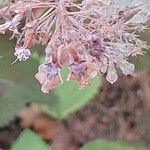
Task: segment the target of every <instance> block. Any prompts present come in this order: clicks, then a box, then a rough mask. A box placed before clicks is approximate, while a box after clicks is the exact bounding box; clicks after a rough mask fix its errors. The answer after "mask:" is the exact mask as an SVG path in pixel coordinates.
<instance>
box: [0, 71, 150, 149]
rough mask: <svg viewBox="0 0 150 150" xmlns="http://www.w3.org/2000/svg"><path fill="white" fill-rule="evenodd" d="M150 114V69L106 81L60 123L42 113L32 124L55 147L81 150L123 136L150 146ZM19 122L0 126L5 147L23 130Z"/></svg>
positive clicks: (1, 138) (122, 137)
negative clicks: (98, 140)
mask: <svg viewBox="0 0 150 150" xmlns="http://www.w3.org/2000/svg"><path fill="white" fill-rule="evenodd" d="M149 116H150V72H141V73H137V74H136V75H135V77H134V78H133V77H132V78H131V77H124V76H121V77H120V78H119V80H118V81H117V82H116V83H115V84H113V85H111V84H109V83H108V82H106V81H105V80H103V88H102V89H101V91H100V92H99V93H98V94H97V95H96V96H95V98H93V100H91V101H90V102H89V103H88V104H87V105H86V106H85V107H84V108H82V109H81V110H80V111H78V112H77V113H76V114H74V115H71V116H70V118H68V119H67V120H64V121H61V122H57V121H55V120H53V119H50V118H49V117H47V116H45V115H44V116H43V115H39V117H36V119H35V121H33V123H32V125H31V127H32V128H33V129H34V130H35V131H36V132H38V133H39V134H40V135H41V136H42V137H43V138H45V139H46V140H48V141H51V142H52V143H53V144H52V149H53V150H78V149H79V147H81V146H82V145H83V144H85V143H86V142H88V141H90V140H92V139H96V138H103V139H107V140H116V139H124V140H128V141H132V142H138V143H143V144H145V145H147V146H150V117H149ZM37 118H38V119H37ZM40 120H41V121H40ZM19 124H20V123H18V122H16V121H14V122H12V123H11V124H10V125H8V127H5V128H2V129H0V147H1V148H3V150H9V146H10V145H11V143H12V142H13V141H14V139H15V138H16V137H17V136H18V134H19V133H20V132H21V127H20V126H19ZM60 133H61V134H60Z"/></svg>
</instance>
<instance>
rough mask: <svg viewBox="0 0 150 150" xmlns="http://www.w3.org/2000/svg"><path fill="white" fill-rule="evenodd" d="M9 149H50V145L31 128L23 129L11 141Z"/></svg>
mask: <svg viewBox="0 0 150 150" xmlns="http://www.w3.org/2000/svg"><path fill="white" fill-rule="evenodd" d="M11 150H50V146H49V145H48V144H46V143H45V142H44V141H43V140H42V139H41V138H40V137H39V136H38V135H37V134H36V133H34V132H33V131H32V130H29V129H25V130H24V131H23V132H22V133H21V135H20V136H19V137H18V138H17V140H16V141H15V142H14V143H13V145H12V147H11Z"/></svg>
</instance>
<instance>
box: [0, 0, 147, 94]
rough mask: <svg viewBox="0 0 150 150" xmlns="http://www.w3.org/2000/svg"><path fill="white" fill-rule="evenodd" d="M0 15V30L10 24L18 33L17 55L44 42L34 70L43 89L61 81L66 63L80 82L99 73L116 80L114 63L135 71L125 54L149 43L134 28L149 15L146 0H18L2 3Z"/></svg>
mask: <svg viewBox="0 0 150 150" xmlns="http://www.w3.org/2000/svg"><path fill="white" fill-rule="evenodd" d="M0 17H1V18H3V19H4V20H5V23H4V24H1V25H0V33H2V34H4V33H5V32H6V30H9V31H11V32H12V33H13V35H12V38H16V39H17V44H16V48H15V56H16V57H17V59H18V60H19V61H21V60H23V61H25V60H27V59H28V58H29V57H30V55H31V52H30V50H29V48H30V47H32V46H34V45H35V44H36V43H37V44H39V43H40V44H43V45H46V49H45V62H44V63H43V64H42V65H41V66H40V67H39V71H38V73H37V74H36V78H37V80H38V81H39V82H40V83H41V85H42V91H43V92H45V93H47V92H49V90H50V89H52V88H54V87H55V86H57V85H59V84H60V83H62V79H61V75H60V70H61V69H63V68H64V67H68V68H69V69H70V74H69V77H68V79H74V80H76V81H77V82H78V83H79V85H80V87H83V86H85V85H87V84H88V81H89V79H90V78H92V77H94V76H95V75H96V74H100V73H101V74H107V75H106V79H107V80H108V81H109V82H110V83H114V82H115V81H116V80H117V78H118V76H117V68H119V69H120V70H121V71H122V73H123V74H125V75H129V74H133V72H134V65H133V64H131V63H129V62H128V61H127V59H128V57H129V56H135V55H137V54H142V53H143V51H142V50H143V49H146V48H148V46H147V45H146V43H145V42H143V41H141V40H140V39H139V38H138V34H139V32H143V31H144V30H145V29H147V22H148V21H149V20H150V1H149V0H127V1H124V0H44V1H43V0H17V1H14V3H12V4H11V3H9V6H4V7H2V8H1V9H0ZM22 20H24V23H23V24H22V25H21V23H22Z"/></svg>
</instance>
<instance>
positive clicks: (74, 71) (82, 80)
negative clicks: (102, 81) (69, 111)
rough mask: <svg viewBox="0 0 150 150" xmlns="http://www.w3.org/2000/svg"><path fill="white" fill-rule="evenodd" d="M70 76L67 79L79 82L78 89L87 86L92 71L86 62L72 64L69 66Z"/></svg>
mask: <svg viewBox="0 0 150 150" xmlns="http://www.w3.org/2000/svg"><path fill="white" fill-rule="evenodd" d="M69 68H70V75H69V77H68V79H73V80H76V81H78V82H79V84H80V87H84V86H85V85H87V84H88V80H89V78H92V76H93V72H94V69H93V68H92V67H91V65H90V64H89V63H87V62H86V61H79V62H74V63H72V64H71V65H70V67H69Z"/></svg>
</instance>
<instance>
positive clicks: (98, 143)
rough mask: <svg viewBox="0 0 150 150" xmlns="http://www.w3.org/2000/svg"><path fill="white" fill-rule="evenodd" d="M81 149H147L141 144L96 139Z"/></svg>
mask: <svg viewBox="0 0 150 150" xmlns="http://www.w3.org/2000/svg"><path fill="white" fill-rule="evenodd" d="M80 150H145V149H144V148H143V147H142V146H141V145H140V146H139V145H131V144H127V143H124V142H108V141H105V140H95V141H91V142H89V143H87V144H85V145H84V146H83V147H82V148H81V149H80Z"/></svg>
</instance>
